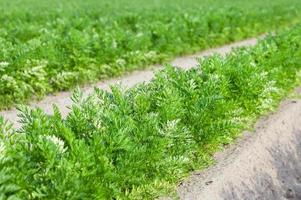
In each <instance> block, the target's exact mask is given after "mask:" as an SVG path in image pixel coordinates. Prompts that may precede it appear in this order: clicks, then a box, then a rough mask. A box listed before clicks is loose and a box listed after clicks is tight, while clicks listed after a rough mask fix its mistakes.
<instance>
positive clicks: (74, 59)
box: [0, 0, 301, 109]
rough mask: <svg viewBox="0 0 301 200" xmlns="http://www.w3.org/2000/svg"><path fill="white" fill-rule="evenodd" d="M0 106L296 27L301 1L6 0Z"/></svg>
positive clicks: (0, 23)
mask: <svg viewBox="0 0 301 200" xmlns="http://www.w3.org/2000/svg"><path fill="white" fill-rule="evenodd" d="M0 4H1V7H0V12H1V15H0V109H5V108H9V107H11V106H13V105H15V104H20V103H26V102H27V101H28V100H30V99H32V98H33V97H35V98H41V97H43V96H44V95H46V94H48V93H52V92H56V91H61V90H66V89H70V88H72V87H74V86H76V85H80V84H84V83H88V82H93V81H96V80H100V79H104V78H108V77H112V76H117V75H120V74H123V73H125V72H128V71H131V70H134V69H138V68H142V67H145V66H147V65H149V64H152V63H160V62H164V61H166V60H168V59H170V58H172V57H174V56H176V55H180V54H186V53H191V52H193V51H197V50H202V49H205V48H208V47H212V46H216V45H221V44H225V43H229V42H232V41H236V40H240V39H243V38H247V37H251V36H254V35H258V34H260V33H263V32H266V31H269V30H272V29H275V28H277V27H280V26H283V25H287V24H290V23H294V21H295V20H296V19H298V17H300V12H299V10H301V2H300V1H299V0H274V1H272V2H271V1H268V0H253V1H248V2H247V1H244V2H240V1H237V0H215V1H212V0H187V1H181V0H165V1H163V0H144V1H140V0H131V1H129V0H119V1H116V0H112V1H107V0H104V1H97V0H87V1H80V0H76V1H67V0H62V1H58V0H54V1H51V2H49V1H45V0H42V1H38V0H24V1H9V0H0Z"/></svg>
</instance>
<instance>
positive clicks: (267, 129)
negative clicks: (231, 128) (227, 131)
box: [178, 99, 301, 200]
mask: <svg viewBox="0 0 301 200" xmlns="http://www.w3.org/2000/svg"><path fill="white" fill-rule="evenodd" d="M216 162H217V163H216V165H215V166H213V167H211V168H209V169H208V170H205V171H202V172H194V173H193V174H192V175H191V176H190V177H189V178H188V180H187V181H184V182H183V183H181V184H180V186H179V188H178V195H179V197H180V199H183V200H217V199H225V200H228V199H229V200H230V199H231V200H232V199H234V200H236V199H237V200H238V199H244V200H248V199H250V200H253V199H258V200H261V199H271V200H277V199H296V200H297V199H301V100H300V99H299V100H287V101H285V102H283V103H282V105H281V106H280V109H279V111H278V112H277V113H275V114H273V115H271V116H269V117H267V118H266V119H263V120H261V121H260V122H259V123H258V124H257V126H256V129H255V132H254V133H245V134H244V136H243V137H242V138H241V139H239V140H238V141H237V143H236V144H233V145H230V147H229V148H227V149H226V150H225V151H223V152H222V153H219V154H217V155H216Z"/></svg>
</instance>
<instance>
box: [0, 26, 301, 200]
mask: <svg viewBox="0 0 301 200" xmlns="http://www.w3.org/2000/svg"><path fill="white" fill-rule="evenodd" d="M300 69H301V26H296V27H294V28H292V29H290V30H286V31H284V32H281V33H279V34H277V36H268V37H267V38H266V39H264V40H262V41H260V42H259V43H258V44H257V45H256V46H254V47H249V48H241V49H236V50H234V51H233V52H232V53H230V54H228V55H227V56H226V57H221V56H218V55H215V56H212V57H209V58H205V59H203V60H201V61H200V66H198V67H196V68H193V69H191V70H188V71H185V70H181V69H178V68H173V67H171V66H167V67H166V68H165V69H164V70H162V71H160V72H158V73H157V74H156V76H155V78H154V79H153V80H152V81H151V82H150V83H148V84H140V85H137V86H135V87H134V88H131V89H128V90H124V89H122V88H120V87H118V86H113V87H112V92H106V91H103V90H100V89H96V90H95V92H94V93H93V94H92V95H91V96H89V97H87V98H83V97H82V94H81V92H80V91H77V92H75V93H74V95H73V97H72V99H73V101H74V104H73V106H72V107H71V112H70V114H69V115H68V116H67V117H66V118H65V119H63V118H62V117H61V115H60V112H59V110H58V109H57V108H56V107H54V114H53V115H46V114H45V113H43V111H41V110H39V109H36V110H29V109H28V108H26V107H21V108H20V110H21V111H22V114H21V115H20V117H21V121H22V123H23V124H22V128H21V129H20V130H18V131H15V130H13V129H12V128H11V127H10V126H9V124H8V123H6V122H4V121H3V120H0V121H1V122H0V127H1V129H0V132H1V135H0V199H48V200H49V199H152V198H155V197H157V196H159V195H161V194H162V193H164V192H167V191H169V189H172V188H173V186H174V184H175V183H176V182H177V181H179V179H181V178H182V177H183V176H185V175H187V173H188V172H189V171H191V170H194V169H199V168H202V167H205V166H207V165H208V164H210V162H211V155H212V153H214V152H215V151H216V150H218V149H219V148H220V147H222V145H224V144H228V143H230V142H231V141H232V140H233V139H235V138H236V137H237V136H238V135H239V133H241V131H242V130H244V129H246V128H249V127H250V125H252V123H253V122H254V120H256V119H258V117H259V116H262V115H263V114H265V113H267V112H268V111H271V110H272V109H273V108H275V107H276V106H277V105H278V103H279V101H280V100H281V99H282V98H283V97H284V96H285V95H286V94H287V93H288V91H290V90H291V89H293V88H294V87H295V86H296V84H297V83H298V80H299V79H300Z"/></svg>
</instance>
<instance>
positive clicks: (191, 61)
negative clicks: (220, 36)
mask: <svg viewBox="0 0 301 200" xmlns="http://www.w3.org/2000/svg"><path fill="white" fill-rule="evenodd" d="M262 37H263V36H261V37H260V38H262ZM256 42H257V39H256V38H252V39H248V40H244V41H240V42H236V43H233V44H230V45H225V46H223V47H219V48H214V49H209V50H207V51H203V52H200V53H196V54H194V55H190V56H184V57H179V58H176V59H175V60H174V61H172V62H171V64H172V65H173V66H177V67H181V68H184V69H189V68H191V67H194V66H196V65H197V64H198V62H197V58H200V57H204V56H209V55H212V54H214V53H218V54H222V55H224V54H226V53H228V52H230V51H231V49H232V48H236V47H241V46H250V45H254V44H256ZM160 69H162V67H160V65H156V66H152V67H150V68H149V69H147V70H143V71H134V72H133V73H130V74H128V75H126V76H123V77H120V78H116V79H111V80H106V81H101V82H98V83H96V84H93V85H90V86H87V87H84V88H82V90H83V92H84V95H88V94H90V93H91V92H92V91H93V89H94V87H98V88H102V89H105V90H109V86H110V85H112V84H116V83H119V84H121V85H122V86H123V87H124V88H129V87H132V86H134V85H136V84H137V83H141V82H148V81H150V80H151V79H152V78H153V77H154V71H156V70H160ZM71 94H72V92H60V93H57V94H56V95H50V96H47V97H46V98H44V99H43V100H42V101H39V102H33V103H31V104H30V106H31V107H39V108H41V109H43V110H44V111H45V112H46V113H48V114H51V113H52V105H53V104H56V105H57V106H58V108H59V109H60V111H61V112H62V116H66V115H67V114H68V112H69V108H68V107H69V106H70V105H71V104H72V101H71V99H70V97H71ZM0 115H1V116H3V117H4V118H5V119H7V120H9V121H10V122H12V123H13V124H14V126H15V127H16V128H18V127H19V126H20V124H19V122H18V117H17V115H18V111H17V110H16V109H15V108H14V109H11V110H7V111H1V112H0Z"/></svg>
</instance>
